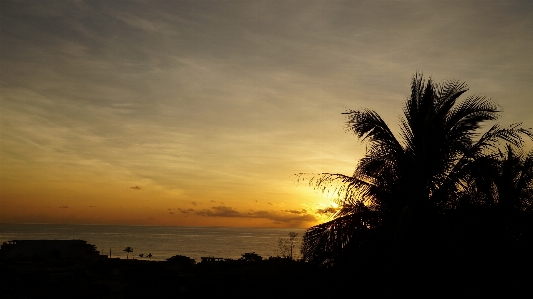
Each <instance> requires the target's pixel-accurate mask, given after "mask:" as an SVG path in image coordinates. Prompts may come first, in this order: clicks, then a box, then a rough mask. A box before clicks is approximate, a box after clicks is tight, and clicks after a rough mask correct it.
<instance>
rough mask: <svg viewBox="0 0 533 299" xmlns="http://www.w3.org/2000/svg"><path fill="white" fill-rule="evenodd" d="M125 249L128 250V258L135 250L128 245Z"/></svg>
mask: <svg viewBox="0 0 533 299" xmlns="http://www.w3.org/2000/svg"><path fill="white" fill-rule="evenodd" d="M123 251H124V252H126V259H128V258H129V254H130V253H132V252H133V248H131V247H129V246H128V247H126V248H125V249H124V250H123Z"/></svg>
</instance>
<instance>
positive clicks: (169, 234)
mask: <svg viewBox="0 0 533 299" xmlns="http://www.w3.org/2000/svg"><path fill="white" fill-rule="evenodd" d="M289 232H296V233H298V237H301V236H303V233H304V232H305V230H304V229H284V228H234V227H167V226H115V225H57V224H0V244H2V243H3V242H6V241H10V240H23V239H27V240H42V239H51V240H54V239H57V240H59V239H62V240H70V239H82V240H86V241H87V242H88V243H90V244H93V245H95V246H96V248H97V249H98V250H99V251H101V252H102V254H106V255H109V251H110V250H111V254H112V257H119V258H126V253H125V252H124V251H123V250H124V249H125V248H126V247H128V246H129V247H132V248H133V253H130V254H129V256H130V258H132V256H133V257H136V258H139V257H138V255H139V254H140V253H143V254H144V255H145V256H146V255H147V254H149V253H151V254H152V256H153V257H152V260H159V261H161V260H166V259H167V258H169V257H171V256H174V255H177V254H179V255H185V256H188V257H191V258H193V259H195V260H196V261H197V262H199V261H200V257H202V256H214V257H222V258H232V259H237V258H239V257H240V256H241V254H243V253H246V252H256V253H257V254H259V255H261V256H263V257H264V258H267V257H269V256H276V255H278V239H279V238H286V237H288V234H289Z"/></svg>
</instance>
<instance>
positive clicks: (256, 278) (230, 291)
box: [0, 255, 531, 299]
mask: <svg viewBox="0 0 533 299" xmlns="http://www.w3.org/2000/svg"><path fill="white" fill-rule="evenodd" d="M243 256H244V255H243ZM511 258H512V257H511ZM404 266H405V267H404V268H402V269H399V268H394V267H391V266H390V265H388V264H387V263H386V262H385V261H383V260H374V259H373V257H372V256H369V257H368V258H366V259H365V258H361V259H360V260H358V261H356V260H352V261H351V262H348V263H346V264H342V265H337V266H335V267H327V268H326V267H323V266H319V265H316V264H313V263H309V262H303V261H294V260H292V259H289V258H269V259H257V258H254V259H248V258H243V259H239V260H221V261H216V262H200V263H194V261H192V260H191V259H188V258H186V257H181V256H177V257H176V258H174V259H169V260H168V261H164V262H156V261H141V260H132V259H130V260H122V259H102V260H99V261H94V262H87V263H70V262H69V263H65V262H61V263H60V264H57V261H55V262H54V261H41V262H39V263H27V264H24V265H20V264H18V265H11V264H9V263H4V264H2V265H1V267H0V278H1V280H2V285H1V289H0V291H1V294H2V298H40V299H42V298H213V297H216V298H219V297H220V298H227V297H231V298H334V297H340V296H345V295H346V294H351V295H353V297H363V298H364V297H378V298H379V297H382V296H403V295H408V296H416V297H420V296H431V297H434V296H435V295H437V296H442V295H450V296H457V295H466V296H488V295H494V294H502V295H508V296H513V295H515V296H518V295H523V294H527V293H528V292H530V278H531V277H530V276H529V274H528V272H522V270H527V267H525V266H523V265H519V266H517V265H514V264H512V265H511V264H507V265H503V264H498V263H493V262H492V261H486V262H484V263H479V264H478V265H477V267H478V268H475V269H471V270H470V271H464V270H465V268H461V267H459V268H457V267H454V266H452V265H443V264H442V263H441V264H434V263H431V262H428V263H427V264H425V265H416V266H415V265H414V264H409V263H406V264H405V265H404ZM435 269H439V270H438V271H437V270H435Z"/></svg>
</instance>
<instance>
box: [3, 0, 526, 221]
mask: <svg viewBox="0 0 533 299" xmlns="http://www.w3.org/2000/svg"><path fill="white" fill-rule="evenodd" d="M417 72H421V73H423V74H424V76H425V77H426V78H429V77H431V78H432V79H433V80H434V81H435V82H443V81H445V80H460V81H463V82H466V83H467V84H468V86H469V88H470V89H469V91H468V92H467V93H466V94H465V95H464V96H463V97H464V98H466V97H468V96H472V95H484V96H486V97H488V98H490V99H493V100H494V101H495V102H497V103H498V104H499V105H500V107H501V109H502V111H503V112H502V114H501V117H500V119H499V120H498V123H500V124H501V125H505V126H507V125H510V124H512V123H517V122H521V123H523V125H524V127H528V128H530V127H533V2H531V1H490V0H488V1H446V0H445V1H414V0H413V1H409V0H405V1H335V0H334V1H251V0H250V1H209V0H205V1H170V0H169V1H98V0H95V1H6V0H3V1H1V2H0V222H1V223H61V224H64V223H69V224H126V225H176V226H177V225H191V226H247V227H300V228H306V227H310V226H312V225H315V224H318V223H320V222H323V221H326V220H327V218H325V217H326V216H324V214H323V213H322V211H323V210H325V209H327V208H328V207H331V206H332V205H334V204H333V201H334V199H335V198H334V195H333V194H331V193H328V192H326V193H323V192H321V191H320V190H314V189H313V188H312V187H310V186H308V185H307V184H306V183H302V182H298V179H297V176H296V174H298V173H322V172H331V173H342V174H347V175H350V174H351V173H352V172H353V170H354V168H355V166H356V164H357V161H358V160H359V159H360V158H362V157H363V155H364V153H365V144H363V143H361V142H360V141H359V140H358V139H357V138H356V137H355V136H354V135H353V134H350V132H348V131H347V130H346V129H345V121H346V119H345V116H344V115H342V113H343V112H345V111H347V110H349V109H354V110H358V109H363V108H370V109H373V110H375V111H377V112H378V113H379V114H380V115H381V116H382V118H383V119H384V120H385V121H386V122H387V123H388V124H389V126H390V127H391V128H392V129H393V131H394V132H395V133H397V132H398V130H397V128H398V123H399V119H400V116H401V113H402V105H403V103H404V101H405V99H406V98H407V96H408V95H409V92H410V83H411V80H412V78H413V76H414V74H415V73H417ZM491 125H492V123H487V124H486V126H485V127H484V128H482V130H483V129H485V130H486V129H487V128H488V127H489V126H491ZM481 132H482V131H481ZM527 146H528V148H531V142H529V143H528V145H527Z"/></svg>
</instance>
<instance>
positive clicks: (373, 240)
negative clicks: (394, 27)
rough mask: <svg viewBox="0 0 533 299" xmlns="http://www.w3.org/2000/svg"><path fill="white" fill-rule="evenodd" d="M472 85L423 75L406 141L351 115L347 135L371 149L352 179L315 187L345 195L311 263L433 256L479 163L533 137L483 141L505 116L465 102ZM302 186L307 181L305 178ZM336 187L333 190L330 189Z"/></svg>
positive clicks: (360, 114) (408, 106)
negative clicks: (501, 147)
mask: <svg viewBox="0 0 533 299" xmlns="http://www.w3.org/2000/svg"><path fill="white" fill-rule="evenodd" d="M466 91H467V86H466V84H465V83H462V82H458V81H446V82H444V83H443V84H442V85H438V84H435V83H433V81H431V79H430V80H428V81H427V82H426V81H425V80H424V79H423V76H422V75H421V74H416V75H415V76H414V78H413V80H412V84H411V95H410V96H409V97H408V98H407V100H406V102H405V104H404V107H403V112H404V117H403V119H402V120H401V123H400V137H401V138H400V139H398V138H396V136H395V135H394V134H393V133H392V131H391V130H390V128H389V127H388V126H387V124H386V123H385V122H384V121H383V120H382V118H381V117H380V116H379V115H378V114H377V113H376V112H375V111H372V110H368V109H364V110H358V111H355V110H349V111H347V112H346V113H344V114H345V115H346V116H347V128H348V129H349V130H351V131H352V132H353V133H354V134H355V135H356V136H357V137H358V138H360V139H361V140H362V141H366V142H368V146H367V152H366V155H365V156H364V157H363V158H362V159H361V160H360V161H359V163H358V165H357V166H356V169H355V171H354V173H353V175H352V176H347V175H343V174H336V173H323V174H318V175H313V176H311V177H310V178H309V184H310V185H312V186H314V187H315V188H317V189H320V190H325V189H329V190H333V192H334V193H335V194H336V195H338V197H337V199H336V200H337V203H338V204H339V209H338V210H337V212H336V213H335V214H334V216H333V219H332V220H330V221H328V222H326V223H323V224H319V225H317V226H314V227H311V228H309V229H308V230H307V231H306V233H305V235H304V238H303V246H302V254H303V257H304V259H306V260H309V261H316V262H319V263H323V264H327V265H332V264H335V263H338V262H340V261H342V260H343V259H345V258H353V257H354V255H353V253H354V252H363V253H365V254H379V253H380V252H382V251H387V250H389V249H392V252H389V253H392V254H393V255H396V256H398V257H400V256H401V257H402V258H408V257H407V256H413V255H417V254H419V253H421V252H428V251H431V250H432V248H435V247H436V244H435V243H434V241H435V239H439V238H440V237H439V236H440V235H441V234H442V233H443V231H442V230H443V227H444V226H445V223H443V222H444V218H443V215H445V214H446V212H447V211H452V210H454V209H456V208H457V207H458V205H459V203H460V202H461V200H464V198H465V196H464V195H465V189H466V188H467V187H465V183H466V182H468V181H474V182H475V181H476V179H477V176H476V173H479V172H480V171H479V167H480V165H486V164H484V163H478V162H479V161H481V160H483V159H487V156H490V153H491V152H494V149H495V148H497V146H498V144H499V142H500V141H505V142H507V143H509V144H512V145H517V146H520V145H521V144H522V136H524V135H528V136H529V137H532V136H533V134H532V133H531V132H530V131H529V130H526V129H523V128H522V127H520V125H519V124H513V125H511V126H509V127H506V128H504V127H500V126H499V125H494V126H492V127H491V128H490V129H489V130H488V131H487V132H486V133H484V134H483V135H481V136H480V137H479V138H478V133H477V130H478V129H479V127H480V124H481V123H482V122H485V121H490V120H495V119H497V117H498V113H499V111H498V106H497V105H496V104H495V103H494V102H492V101H491V100H489V99H487V98H485V97H483V96H477V95H474V96H471V97H468V98H467V99H465V100H464V101H461V102H459V101H458V98H459V97H460V96H461V95H462V94H463V93H465V92H466ZM299 178H300V180H306V179H308V177H307V176H306V175H305V174H300V177H299ZM330 188H331V189H330Z"/></svg>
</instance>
